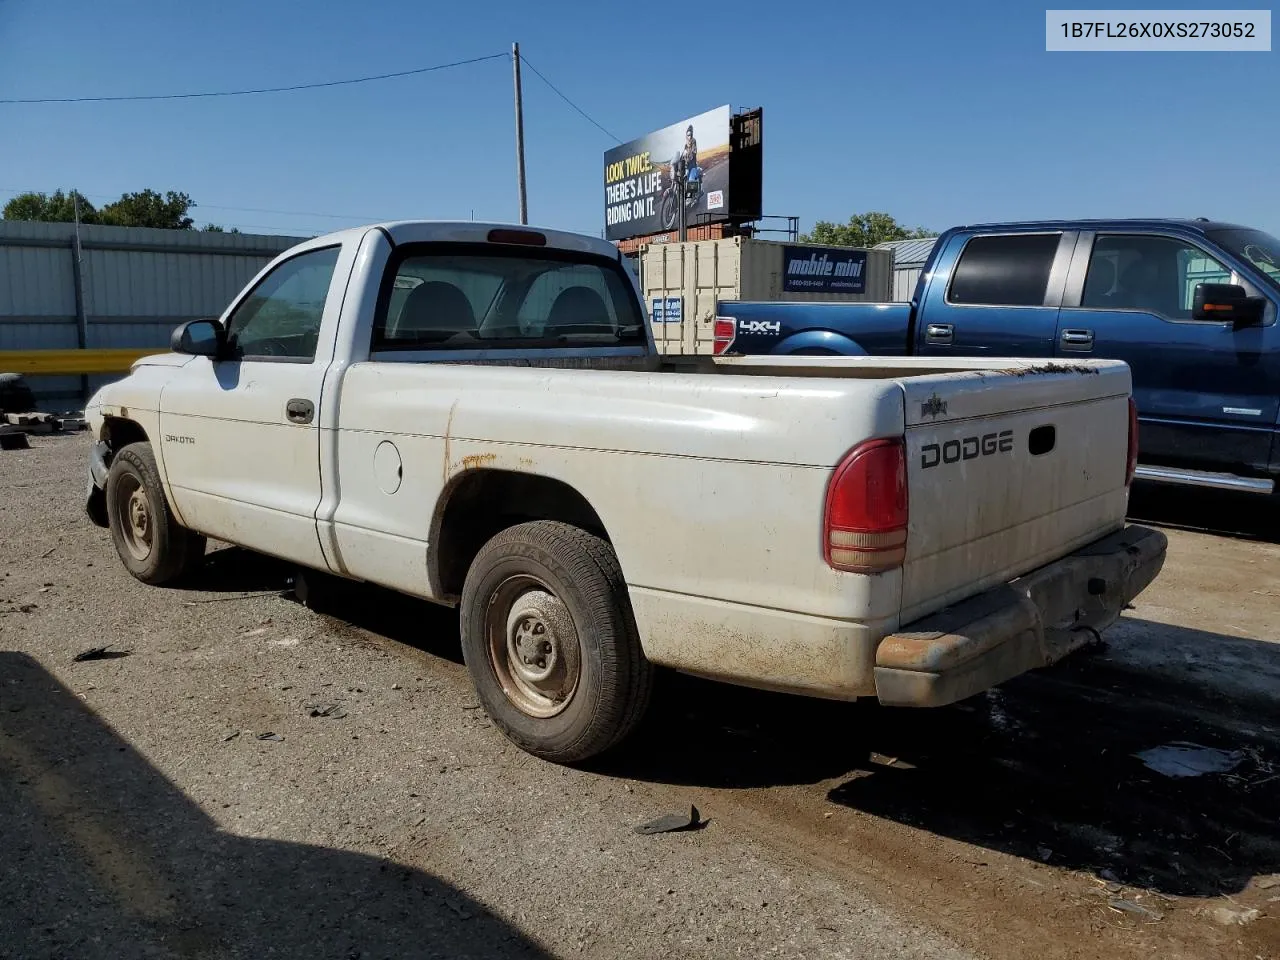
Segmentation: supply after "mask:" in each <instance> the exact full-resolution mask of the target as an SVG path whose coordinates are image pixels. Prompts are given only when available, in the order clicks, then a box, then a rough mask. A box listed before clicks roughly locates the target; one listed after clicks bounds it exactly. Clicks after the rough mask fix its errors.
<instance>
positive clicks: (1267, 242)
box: [1206, 230, 1280, 290]
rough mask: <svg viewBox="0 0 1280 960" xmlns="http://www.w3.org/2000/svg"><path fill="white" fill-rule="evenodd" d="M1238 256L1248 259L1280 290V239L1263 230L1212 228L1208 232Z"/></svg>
mask: <svg viewBox="0 0 1280 960" xmlns="http://www.w3.org/2000/svg"><path fill="white" fill-rule="evenodd" d="M1206 235H1207V236H1208V237H1209V239H1210V240H1212V241H1213V242H1214V243H1218V244H1221V245H1222V246H1223V247H1224V248H1225V249H1227V250H1230V251H1231V252H1232V253H1234V254H1235V255H1236V256H1238V257H1241V258H1243V259H1245V260H1248V261H1249V262H1250V263H1252V264H1253V265H1254V266H1255V267H1257V268H1258V272H1259V273H1260V274H1262V276H1264V277H1266V279H1267V280H1269V281H1270V283H1271V286H1272V287H1274V288H1275V289H1276V290H1280V240H1277V239H1276V238H1275V237H1273V236H1271V235H1270V234H1269V233H1263V232H1262V231H1261V230H1210V231H1208V233H1207V234H1206Z"/></svg>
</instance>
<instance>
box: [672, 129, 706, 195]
mask: <svg viewBox="0 0 1280 960" xmlns="http://www.w3.org/2000/svg"><path fill="white" fill-rule="evenodd" d="M701 175H702V168H701V167H699V166H698V141H697V140H695V139H694V137H693V124H690V125H689V126H687V127H685V129H684V145H683V146H682V147H681V148H680V152H679V153H677V154H676V156H675V159H674V160H672V161H671V179H672V181H673V182H675V183H686V182H688V181H690V180H693V181H696V180H698V179H699V177H701Z"/></svg>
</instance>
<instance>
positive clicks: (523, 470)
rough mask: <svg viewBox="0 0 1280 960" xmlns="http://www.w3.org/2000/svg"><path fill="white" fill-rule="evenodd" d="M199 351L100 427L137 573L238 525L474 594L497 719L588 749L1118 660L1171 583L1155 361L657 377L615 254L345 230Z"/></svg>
mask: <svg viewBox="0 0 1280 960" xmlns="http://www.w3.org/2000/svg"><path fill="white" fill-rule="evenodd" d="M721 346H724V344H721ZM172 347H173V349H172V352H171V353H167V354H161V355H157V356H151V357H146V358H144V359H142V360H139V361H138V362H137V363H136V364H135V365H134V367H133V370H132V372H131V373H130V375H129V376H128V377H126V378H125V379H123V380H121V381H119V382H116V383H113V384H111V385H109V386H107V387H105V388H103V389H102V390H100V391H99V392H98V393H97V394H96V395H95V396H94V397H93V398H92V400H91V401H90V403H89V406H88V411H87V413H88V416H89V418H90V421H91V425H92V429H93V432H94V435H95V439H96V441H97V442H96V444H95V446H94V448H93V452H92V455H91V458H90V464H89V473H90V479H89V484H88V502H87V509H88V512H89V515H90V516H91V517H92V518H94V520H95V522H97V523H99V524H100V525H102V526H109V527H110V530H111V534H112V538H113V540H114V541H115V546H116V549H117V551H118V552H119V555H120V559H121V560H122V561H123V562H124V565H125V566H126V567H127V568H128V570H129V572H130V573H132V574H133V575H134V576H135V577H137V578H138V579H139V580H142V581H143V582H145V583H151V584H160V583H167V582H170V581H174V580H177V579H179V578H181V577H183V576H185V575H188V574H191V573H193V572H194V571H195V570H197V568H198V567H199V566H200V564H201V560H202V556H203V554H204V550H205V539H206V537H213V538H217V539H218V540H222V541H228V542H230V543H233V544H239V545H241V546H243V547H247V548H249V549H251V550H257V551H261V552H263V553H267V554H272V555H275V556H277V557H282V558H285V559H287V560H289V561H292V562H294V563H297V564H300V565H302V566H304V567H308V568H315V569H318V570H322V571H328V572H331V573H333V574H337V575H339V576H341V577H345V578H350V579H354V580H360V581H368V582H372V583H376V584H381V585H383V586H386V587H391V588H394V589H396V590H400V591H403V592H405V593H408V594H412V595H414V596H418V597H422V598H425V599H427V600H432V601H436V602H439V603H444V604H450V605H461V611H460V614H461V625H462V627H461V628H462V648H463V653H464V656H465V659H466V663H467V668H468V670H469V672H470V675H471V677H472V680H473V682H474V683H475V686H476V690H477V692H478V694H479V696H480V698H481V700H482V702H483V704H484V706H485V708H486V709H487V710H488V712H489V715H490V716H491V717H492V719H493V720H494V722H495V723H496V724H497V725H498V726H499V727H500V728H501V729H502V730H503V731H504V732H505V733H506V734H507V735H508V736H509V737H510V738H511V739H512V740H513V741H514V742H515V743H517V744H518V745H519V746H521V747H523V748H524V749H526V750H528V751H530V752H532V753H534V754H537V755H538V756H541V757H545V758H548V759H552V760H556V761H560V762H574V761H580V760H583V759H585V758H587V757H590V756H592V755H594V754H597V753H599V752H600V751H602V750H605V749H607V748H609V747H610V746H612V745H613V744H615V743H617V742H618V741H619V740H620V739H621V738H622V737H623V736H624V735H625V734H626V733H627V732H628V731H629V730H630V729H631V728H632V727H633V726H634V725H635V723H636V722H637V720H638V719H639V718H640V716H641V714H642V713H643V710H644V707H645V704H646V701H647V698H648V695H649V690H650V679H651V675H652V666H653V665H655V664H658V665H664V666H668V667H672V668H675V669H678V670H683V671H688V672H690V673H695V674H700V675H703V676H707V677H713V678H718V679H721V680H726V681H731V682H735V683H742V684H747V685H751V686H758V687H764V688H769V689H774V690H783V691H791V692H795V693H801V694H809V695H813V696H820V697H830V698H843V699H850V700H851V699H855V698H858V697H878V698H879V699H880V700H881V701H883V702H885V703H888V704H897V705H905V706H934V705H939V704H945V703H949V702H952V701H955V700H959V699H961V698H964V697H968V696H971V695H973V694H975V693H979V692H981V691H982V690H985V689H987V688H988V687H991V686H992V685H994V684H998V683H1001V682H1002V681H1005V680H1008V679H1009V678H1011V677H1014V676H1016V675H1018V674H1021V673H1023V672H1025V671H1027V670H1029V669H1032V668H1035V667H1040V666H1044V665H1046V664H1049V663H1052V662H1054V661H1056V660H1059V659H1061V658H1062V657H1064V656H1066V655H1067V654H1068V653H1069V652H1071V651H1072V650H1074V649H1076V648H1078V647H1080V646H1082V645H1084V644H1086V643H1087V642H1089V641H1090V640H1091V639H1094V638H1096V636H1097V631H1098V630H1100V629H1102V628H1104V627H1106V626H1107V625H1109V624H1110V623H1112V622H1113V621H1114V620H1115V619H1116V618H1117V617H1118V616H1119V614H1120V611H1121V609H1122V608H1123V607H1124V605H1125V604H1126V603H1127V602H1128V601H1129V600H1131V599H1132V598H1133V597H1134V596H1135V595H1136V594H1138V593H1139V592H1140V591H1141V590H1143V589H1144V588H1145V587H1146V586H1147V584H1148V583H1150V582H1151V580H1152V579H1153V578H1154V577H1155V576H1156V574H1157V573H1158V572H1159V570H1160V567H1161V565H1162V563H1163V561H1164V554H1165V547H1166V541H1165V538H1164V537H1163V535H1161V534H1160V533H1158V532H1156V531H1153V530H1149V529H1146V528H1143V527H1138V526H1126V525H1125V510H1126V506H1127V502H1128V487H1129V481H1130V478H1131V477H1132V475H1133V468H1134V460H1135V451H1136V434H1135V431H1136V427H1135V420H1134V416H1133V406H1132V404H1131V402H1130V381H1129V370H1128V367H1126V366H1125V365H1124V364H1123V363H1117V362H1110V361H1084V362H1074V363H1072V364H1069V365H1066V364H1054V363H1044V362H1042V363H1036V364H1031V363H1028V362H1027V361H1016V360H988V359H982V360H954V359H950V358H948V359H922V358H902V359H893V358H869V357H772V356H763V357H734V356H729V355H726V356H721V357H710V356H708V357H690V358H675V357H659V356H658V355H657V354H656V352H655V351H654V347H653V339H652V336H651V334H650V332H649V329H648V326H647V324H646V322H645V314H644V308H643V306H642V302H641V299H640V296H639V294H638V290H637V287H636V283H635V279H634V277H633V276H632V275H631V274H630V272H629V271H628V270H627V268H626V267H625V266H624V265H623V263H622V261H621V258H620V257H619V255H618V252H617V250H615V249H614V248H613V247H612V246H610V245H609V244H607V243H604V242H603V241H599V240H595V239H591V238H588V237H581V236H575V235H571V234H565V233H558V232H555V231H551V230H534V229H529V228H525V227H508V226H497V225H490V224H476V223H430V222H403V223H387V224H382V225H378V226H372V227H365V228H358V229H352V230H345V231H342V232H339V233H334V234H331V235H329V236H325V237H320V238H318V239H315V240H310V241H307V242H306V243H303V244H300V245H299V246H297V247H295V248H293V249H292V250H289V251H288V252H287V253H284V254H282V255H281V256H279V257H277V258H276V259H275V260H274V261H273V262H272V263H271V264H269V265H268V266H267V267H266V268H265V269H263V271H262V272H261V273H260V274H259V275H258V276H257V277H256V278H255V279H254V280H253V282H252V283H251V284H250V285H249V286H248V287H247V288H246V289H245V291H244V292H243V293H241V294H240V296H239V297H237V298H236V300H235V301H234V302H233V303H232V304H231V305H230V307H229V308H228V309H227V311H226V313H225V314H223V316H222V317H221V318H220V319H219V320H217V321H210V320H198V321H192V322H189V323H186V324H184V325H183V326H181V327H179V328H178V329H177V330H175V331H174V336H173V343H172Z"/></svg>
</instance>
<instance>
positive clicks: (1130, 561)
mask: <svg viewBox="0 0 1280 960" xmlns="http://www.w3.org/2000/svg"><path fill="white" fill-rule="evenodd" d="M1167 548H1168V540H1167V538H1166V537H1165V535H1164V534H1163V533H1160V532H1159V531H1157V530H1151V529H1149V528H1147V527H1140V526H1130V527H1126V528H1125V529H1124V530H1121V531H1119V532H1118V533H1114V534H1112V535H1110V536H1108V537H1103V538H1102V539H1101V540H1097V541H1095V542H1094V543H1091V544H1090V545H1089V546H1087V547H1085V548H1083V549H1081V550H1078V551H1076V552H1075V553H1073V554H1070V555H1069V556H1066V557H1063V558H1062V559H1061V560H1058V561H1056V562H1054V563H1051V564H1049V565H1048V566H1045V567H1041V568H1040V569H1039V570H1036V571H1034V572H1033V573H1029V574H1027V575H1026V576H1023V577H1019V578H1018V579H1017V580H1013V581H1011V582H1009V583H1006V584H1002V585H1001V586H999V587H995V588H994V589H991V590H988V591H987V592H986V593H982V594H979V595H978V596H976V597H973V598H971V599H969V600H965V601H963V602H961V603H958V604H956V605H954V606H952V607H948V608H947V609H945V610H942V611H939V612H938V613H935V614H931V615H930V616H928V617H925V618H923V619H921V620H918V621H917V622H915V623H913V624H910V625H909V627H908V628H907V629H905V630H900V631H899V632H897V633H894V634H890V635H889V636H887V637H885V638H884V639H883V640H881V641H880V645H879V646H878V647H877V648H876V666H875V684H876V696H877V697H878V698H879V700H880V701H881V702H882V703H885V704H890V705H894V706H910V707H937V706H942V705H944V704H948V703H954V702H955V701H957V700H963V699H965V698H966V697H971V696H973V695H974V694H977V693H981V692H982V691H983V690H987V689H989V688H991V687H994V686H996V685H997V684H1000V683H1003V682H1004V681H1006V680H1010V679H1012V678H1013V677H1016V676H1018V675H1019V674H1022V673H1025V672H1027V671H1028V670H1033V669H1035V668H1036V667H1043V666H1047V665H1049V664H1051V663H1056V662H1057V661H1059V660H1061V659H1062V658H1063V657H1065V656H1067V655H1068V654H1069V653H1072V652H1073V651H1075V650H1078V649H1079V648H1080V647H1083V646H1085V645H1086V644H1088V643H1089V641H1090V640H1093V639H1094V638H1095V637H1096V636H1097V631H1100V630H1102V629H1104V628H1106V627H1108V626H1110V625H1111V624H1112V623H1114V622H1115V621H1116V619H1118V618H1119V616H1120V612H1121V611H1122V610H1123V609H1124V607H1125V605H1126V604H1127V603H1129V601H1131V600H1132V599H1133V598H1134V597H1136V596H1137V595H1138V594H1139V593H1141V592H1142V591H1143V590H1144V589H1146V587H1147V585H1148V584H1150V583H1151V581H1152V580H1154V579H1155V578H1156V575H1157V574H1158V573H1159V572H1160V568H1161V567H1162V566H1164V558H1165V551H1166V549H1167Z"/></svg>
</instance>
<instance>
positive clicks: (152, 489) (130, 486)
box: [106, 442, 205, 586]
mask: <svg viewBox="0 0 1280 960" xmlns="http://www.w3.org/2000/svg"><path fill="white" fill-rule="evenodd" d="M106 494H107V524H108V526H109V527H110V528H111V539H112V541H113V542H114V543H115V545H116V553H118V554H119V555H120V561H121V562H122V563H123V564H124V566H125V569H126V570H128V571H129V572H130V573H131V574H133V575H134V576H135V577H136V578H137V579H139V580H141V581H142V582H143V583H147V584H151V585H152V586H161V585H162V584H166V583H172V582H173V581H175V580H178V579H180V578H181V577H183V576H186V575H187V574H189V573H191V572H192V571H193V570H195V569H196V568H197V567H199V566H200V564H201V563H202V562H203V560H204V548H205V538H204V537H203V536H201V535H200V534H198V533H195V532H194V531H192V530H188V529H187V528H186V527H184V526H182V525H181V524H179V523H178V521H177V520H176V519H175V518H174V516H173V511H172V510H170V509H169V502H168V501H167V500H166V499H165V496H164V488H163V487H162V486H161V484H160V474H159V472H158V471H157V470H156V457H155V454H154V453H153V452H152V450H151V444H150V443H146V442H142V443H131V444H129V445H128V446H127V447H124V448H122V449H121V450H119V451H118V452H117V453H116V455H115V457H113V458H112V460H111V470H110V471H109V472H108V473H107V491H106Z"/></svg>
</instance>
